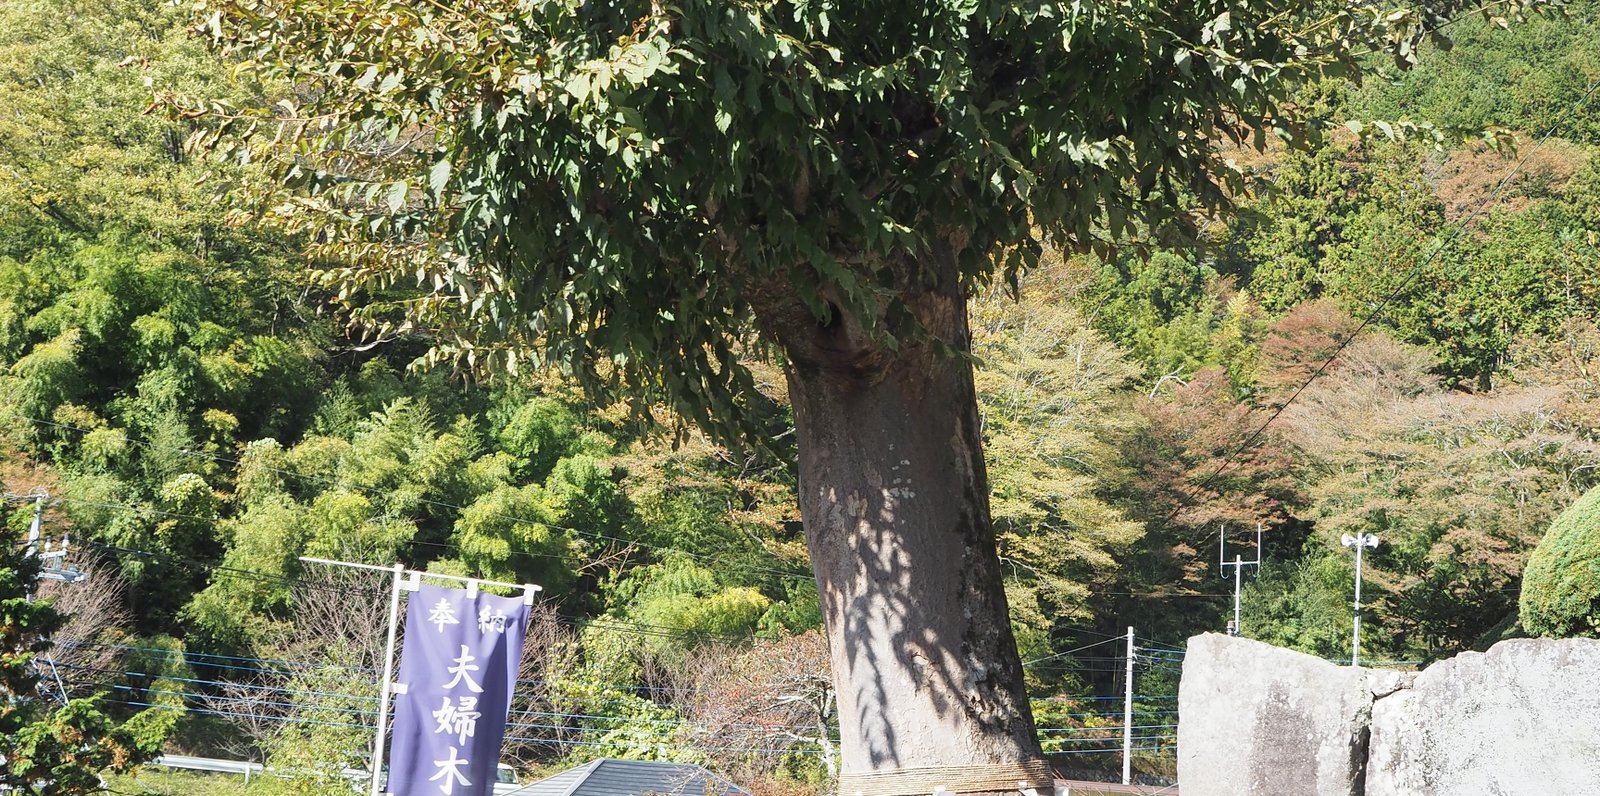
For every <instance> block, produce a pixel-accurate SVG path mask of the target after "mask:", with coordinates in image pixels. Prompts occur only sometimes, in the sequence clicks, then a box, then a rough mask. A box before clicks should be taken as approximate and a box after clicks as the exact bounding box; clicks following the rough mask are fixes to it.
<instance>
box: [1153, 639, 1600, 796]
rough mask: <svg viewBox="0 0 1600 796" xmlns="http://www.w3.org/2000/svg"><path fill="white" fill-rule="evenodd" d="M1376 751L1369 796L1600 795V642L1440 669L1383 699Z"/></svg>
mask: <svg viewBox="0 0 1600 796" xmlns="http://www.w3.org/2000/svg"><path fill="white" fill-rule="evenodd" d="M1184 676H1185V677H1187V676H1188V672H1187V671H1185V673H1184ZM1307 686H1308V687H1311V684H1310V683H1307ZM1180 702H1181V697H1180ZM1183 720H1184V721H1187V720H1188V716H1187V715H1184V716H1183ZM1178 732H1179V736H1178V737H1179V741H1178V743H1179V750H1180V754H1181V752H1182V743H1183V735H1182V733H1183V728H1182V725H1181V724H1180V725H1179V729H1178ZM1370 747H1371V752H1370V754H1369V762H1368V771H1367V787H1366V796H1457V795H1458V794H1459V795H1460V796H1469V795H1472V794H1497V796H1549V794H1568V793H1570V794H1578V793H1600V640H1594V639H1562V640H1554V639H1513V640H1510V641H1502V642H1500V643H1499V644H1496V645H1494V646H1493V647H1491V648H1490V649H1489V651H1488V652H1487V653H1475V652H1469V653H1465V654H1462V655H1459V656H1457V657H1455V658H1451V659H1450V660H1447V661H1443V662H1440V663H1437V664H1434V665H1433V666H1430V667H1428V668H1427V669H1426V670H1424V671H1423V672H1422V673H1421V674H1419V675H1417V677H1416V679H1415V681H1414V682H1413V683H1412V684H1411V686H1410V687H1409V688H1407V689H1405V690H1403V691H1398V692H1396V693H1394V694H1393V695H1390V696H1387V697H1384V698H1381V699H1379V700H1377V702H1376V703H1375V705H1374V706H1373V711H1372V732H1371V742H1370ZM1183 791H1184V794H1185V795H1186V796H1187V794H1188V793H1189V792H1190V789H1189V783H1188V782H1184V784H1183Z"/></svg>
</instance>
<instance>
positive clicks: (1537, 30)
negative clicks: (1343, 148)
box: [1351, 0, 1600, 144]
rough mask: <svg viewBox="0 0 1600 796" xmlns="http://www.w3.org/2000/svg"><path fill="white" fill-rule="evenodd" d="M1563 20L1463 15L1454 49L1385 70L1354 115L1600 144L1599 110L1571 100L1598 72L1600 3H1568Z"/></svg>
mask: <svg viewBox="0 0 1600 796" xmlns="http://www.w3.org/2000/svg"><path fill="white" fill-rule="evenodd" d="M1568 9H1569V14H1568V15H1567V16H1566V17H1564V18H1561V19H1529V20H1527V22H1526V24H1520V25H1511V26H1503V24H1502V23H1497V22H1496V21H1495V20H1494V19H1480V18H1473V19H1466V20H1462V21H1461V23H1460V24H1458V25H1455V26H1454V29H1453V31H1452V33H1451V38H1452V39H1454V41H1455V45H1456V46H1454V47H1452V48H1450V49H1448V50H1445V51H1439V52H1430V53H1428V54H1427V56H1426V57H1424V58H1423V59H1422V63H1421V65H1420V66H1419V67H1418V68H1416V69H1413V70H1410V71H1407V72H1403V73H1399V72H1391V73H1385V74H1381V75H1379V76H1377V77H1376V79H1372V80H1369V81H1367V83H1366V85H1365V86H1363V88H1362V89H1361V90H1359V91H1357V92H1354V96H1353V97H1352V98H1351V106H1352V107H1351V113H1352V115H1353V116H1355V117H1357V118H1378V119H1397V118H1413V119H1426V120H1429V121H1432V122H1435V123H1438V124H1441V125H1446V126H1451V127H1459V128H1464V129H1470V130H1483V129H1486V128H1489V127H1505V128H1510V129H1514V130H1525V131H1528V132H1530V133H1534V134H1542V133H1544V132H1545V131H1547V130H1552V129H1553V130H1554V131H1555V134H1556V135H1557V136H1560V137H1562V138H1567V139H1571V140H1576V141H1584V142H1586V143H1590V144H1600V112H1597V111H1596V110H1595V107H1594V105H1592V104H1590V105H1588V106H1586V107H1579V108H1577V109H1575V110H1574V109H1573V108H1572V105H1573V102H1574V101H1575V100H1576V99H1577V98H1578V97H1579V96H1580V95H1581V94H1582V93H1583V91H1584V90H1585V89H1586V88H1589V87H1590V85H1591V83H1592V82H1593V81H1594V79H1595V78H1596V77H1600V43H1597V42H1600V5H1597V4H1596V3H1594V2H1592V0H1577V1H1576V2H1572V3H1569V4H1568Z"/></svg>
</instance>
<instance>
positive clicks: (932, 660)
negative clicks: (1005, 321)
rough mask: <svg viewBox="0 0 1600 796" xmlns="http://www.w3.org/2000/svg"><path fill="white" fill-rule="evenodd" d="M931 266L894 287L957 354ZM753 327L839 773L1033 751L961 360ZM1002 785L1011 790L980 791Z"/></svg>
mask: <svg viewBox="0 0 1600 796" xmlns="http://www.w3.org/2000/svg"><path fill="white" fill-rule="evenodd" d="M919 270H920V271H921V273H923V274H927V273H928V270H930V269H927V268H926V267H925V268H924V269H919ZM931 270H932V271H933V272H934V275H935V277H934V278H933V279H932V280H930V283H929V284H926V285H923V286H916V285H913V286H910V287H909V288H908V289H903V290H902V293H901V295H902V296H903V297H904V298H905V299H906V300H907V302H908V304H909V306H910V308H911V310H912V312H913V313H914V314H915V315H916V316H917V318H918V319H919V320H920V321H921V323H922V324H923V325H924V327H925V328H926V329H927V331H928V332H930V333H931V335H932V336H935V337H938V338H939V339H941V340H943V341H944V342H945V343H946V344H947V345H949V346H950V347H951V348H953V349H955V350H957V351H968V350H970V345H969V338H968V329H967V307H966V296H965V295H964V292H963V291H962V289H961V288H960V285H959V281H958V279H957V275H956V271H955V259H954V254H953V251H951V250H949V249H946V250H944V251H942V252H941V253H940V261H939V262H936V263H934V264H933V267H932V268H931ZM789 317H790V318H794V317H796V316H795V315H790V316H789ZM766 320H773V318H772V316H771V315H768V316H767V318H766ZM768 330H769V331H770V332H771V333H773V334H775V335H776V336H777V337H778V339H779V340H780V341H781V342H782V343H783V345H784V347H785V350H786V352H787V353H788V361H787V364H786V373H787V376H788V384H789V395H790V398H791V400H792V402H793V406H794V413H795V425H796V433H797V435H798V443H799V451H800V478H799V491H800V510H801V516H802V519H803V521H804V524H805V530H806V542H807V547H808V548H809V551H810V555H811V562H812V566H813V568H814V570H815V573H816V578H817V589H818V593H819V594H820V595H821V599H822V609H823V617H824V624H825V626H826V630H827V634H828V640H829V654H830V658H831V662H832V666H833V677H834V683H835V688H836V691H837V699H838V712H839V727H840V735H841V747H842V748H841V760H840V762H841V771H842V773H844V774H852V773H864V772H872V771H884V770H890V769H905V768H924V767H935V766H950V765H984V764H997V763H1013V762H1023V761H1030V760H1040V759H1042V757H1043V755H1042V754H1041V752H1040V747H1039V742H1038V739H1037V735H1036V733H1035V730H1034V725H1033V716H1032V712H1031V710H1030V708H1029V705H1028V700H1027V695H1026V692H1025V690H1024V687H1023V678H1022V664H1021V661H1020V659H1019V657H1018V655H1017V649H1016V642H1015V640H1014V638H1013V636H1012V632H1011V625H1010V621H1009V618H1008V613H1007V605H1006V598H1005V592H1004V589H1003V584H1002V580H1001V573H1000V564H999V559H998V557H997V555H996V550H995V540H994V531H993V526H992V525H991V521H990V515H989V501H988V484H987V475H986V472H985V468H984V461H983V450H982V439H981V436H980V428H979V422H978V411H977V402H976V394H975V391H974V388H973V379H972V367H971V364H970V363H969V362H968V361H967V360H965V359H963V358H959V357H954V356H943V357H941V356H936V355H935V354H934V352H933V351H932V349H931V346H929V345H927V344H925V343H917V344H903V345H901V346H900V347H899V349H898V350H890V349H888V348H886V347H883V346H881V345H877V344H875V343H874V342H873V341H871V340H870V339H869V337H868V336H867V335H865V334H864V333H863V332H862V331H861V329H860V328H859V325H858V324H854V323H852V322H850V321H849V319H839V320H836V321H835V322H834V323H831V324H828V325H821V324H817V323H815V322H814V321H810V320H809V319H808V320H807V322H803V323H790V324H769V325H768ZM932 790H933V788H932V787H931V786H930V787H929V788H928V789H927V792H932ZM1002 792H1004V793H1011V794H1015V793H1016V791H1015V789H1010V790H1007V791H990V793H1002Z"/></svg>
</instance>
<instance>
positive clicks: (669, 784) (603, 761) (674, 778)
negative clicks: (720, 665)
mask: <svg viewBox="0 0 1600 796" xmlns="http://www.w3.org/2000/svg"><path fill="white" fill-rule="evenodd" d="M707 785H709V786H710V787H709V788H708V787H707ZM647 793H649V794H661V796H706V795H707V794H710V796H750V791H747V790H745V789H744V788H741V787H739V786H738V785H735V784H733V783H732V782H729V781H727V780H725V779H723V778H722V777H719V776H717V775H716V774H713V773H711V772H709V771H707V770H705V769H703V768H701V767H699V766H691V765H689V764H687V763H655V762H651V761H647V760H617V759H614V758H610V757H602V758H600V759H599V760H591V761H589V762H587V763H584V764H583V765H581V766H578V767H577V768H569V769H567V770H566V771H563V772H561V773H560V774H557V775H555V776H553V777H547V778H545V779H541V780H539V781H538V782H535V783H533V784H532V785H529V786H527V787H525V788H521V789H518V790H515V791H512V792H511V793H510V794H509V796H644V795H645V794H647Z"/></svg>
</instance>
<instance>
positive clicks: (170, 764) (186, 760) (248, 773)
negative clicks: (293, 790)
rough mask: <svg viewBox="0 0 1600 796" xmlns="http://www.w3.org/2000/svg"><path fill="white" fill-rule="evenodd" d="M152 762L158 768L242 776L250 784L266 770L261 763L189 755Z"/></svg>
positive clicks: (167, 757) (168, 757) (174, 756)
mask: <svg viewBox="0 0 1600 796" xmlns="http://www.w3.org/2000/svg"><path fill="white" fill-rule="evenodd" d="M151 762H152V763H154V764H156V765H158V766H166V767H167V768H182V769H186V770H189V771H210V772H214V773H218V774H242V775H244V781H245V782H249V781H250V777H252V776H255V775H257V774H260V773H261V772H263V771H265V770H266V768H265V767H264V766H262V765H261V764H260V763H252V762H250V761H248V760H219V759H217V758H213V757H190V756H189V755H162V756H160V757H157V758H156V759H155V760H152V761H151Z"/></svg>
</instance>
